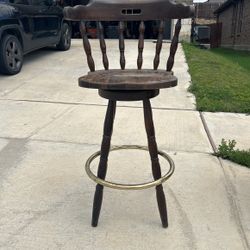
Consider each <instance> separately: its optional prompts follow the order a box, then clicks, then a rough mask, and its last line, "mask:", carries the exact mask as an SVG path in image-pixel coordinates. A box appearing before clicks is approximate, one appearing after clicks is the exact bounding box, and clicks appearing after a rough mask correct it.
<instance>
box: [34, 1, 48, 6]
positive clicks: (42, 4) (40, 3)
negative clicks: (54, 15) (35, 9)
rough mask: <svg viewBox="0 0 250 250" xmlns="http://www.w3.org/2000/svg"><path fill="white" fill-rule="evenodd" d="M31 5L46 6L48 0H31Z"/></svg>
mask: <svg viewBox="0 0 250 250" xmlns="http://www.w3.org/2000/svg"><path fill="white" fill-rule="evenodd" d="M30 3H31V5H38V6H44V5H45V6H48V5H49V1H48V0H31V1H30Z"/></svg>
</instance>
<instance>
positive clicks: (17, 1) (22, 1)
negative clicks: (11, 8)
mask: <svg viewBox="0 0 250 250" xmlns="http://www.w3.org/2000/svg"><path fill="white" fill-rule="evenodd" d="M9 2H10V3H14V4H25V5H28V4H29V2H28V0H9Z"/></svg>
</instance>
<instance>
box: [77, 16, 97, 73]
mask: <svg viewBox="0 0 250 250" xmlns="http://www.w3.org/2000/svg"><path fill="white" fill-rule="evenodd" d="M80 31H81V34H82V40H83V47H84V50H85V53H86V56H87V62H88V66H89V69H90V71H95V62H94V60H93V57H92V54H91V47H90V43H89V39H88V36H87V30H86V24H85V22H84V21H81V22H80Z"/></svg>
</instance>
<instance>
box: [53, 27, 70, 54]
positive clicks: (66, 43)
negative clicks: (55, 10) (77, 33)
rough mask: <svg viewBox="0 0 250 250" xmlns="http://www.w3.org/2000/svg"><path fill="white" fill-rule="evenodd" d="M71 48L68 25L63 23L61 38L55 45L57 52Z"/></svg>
mask: <svg viewBox="0 0 250 250" xmlns="http://www.w3.org/2000/svg"><path fill="white" fill-rule="evenodd" d="M70 46H71V29H70V26H69V24H67V23H63V25H62V32H61V38H60V41H59V43H58V44H57V45H56V47H57V49H59V50H63V51H65V50H68V49H69V48H70Z"/></svg>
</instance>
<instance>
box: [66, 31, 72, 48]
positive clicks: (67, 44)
mask: <svg viewBox="0 0 250 250" xmlns="http://www.w3.org/2000/svg"><path fill="white" fill-rule="evenodd" d="M70 39H71V35H70V31H69V29H68V28H67V29H66V30H65V32H64V46H65V47H68V46H69V44H70Z"/></svg>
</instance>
